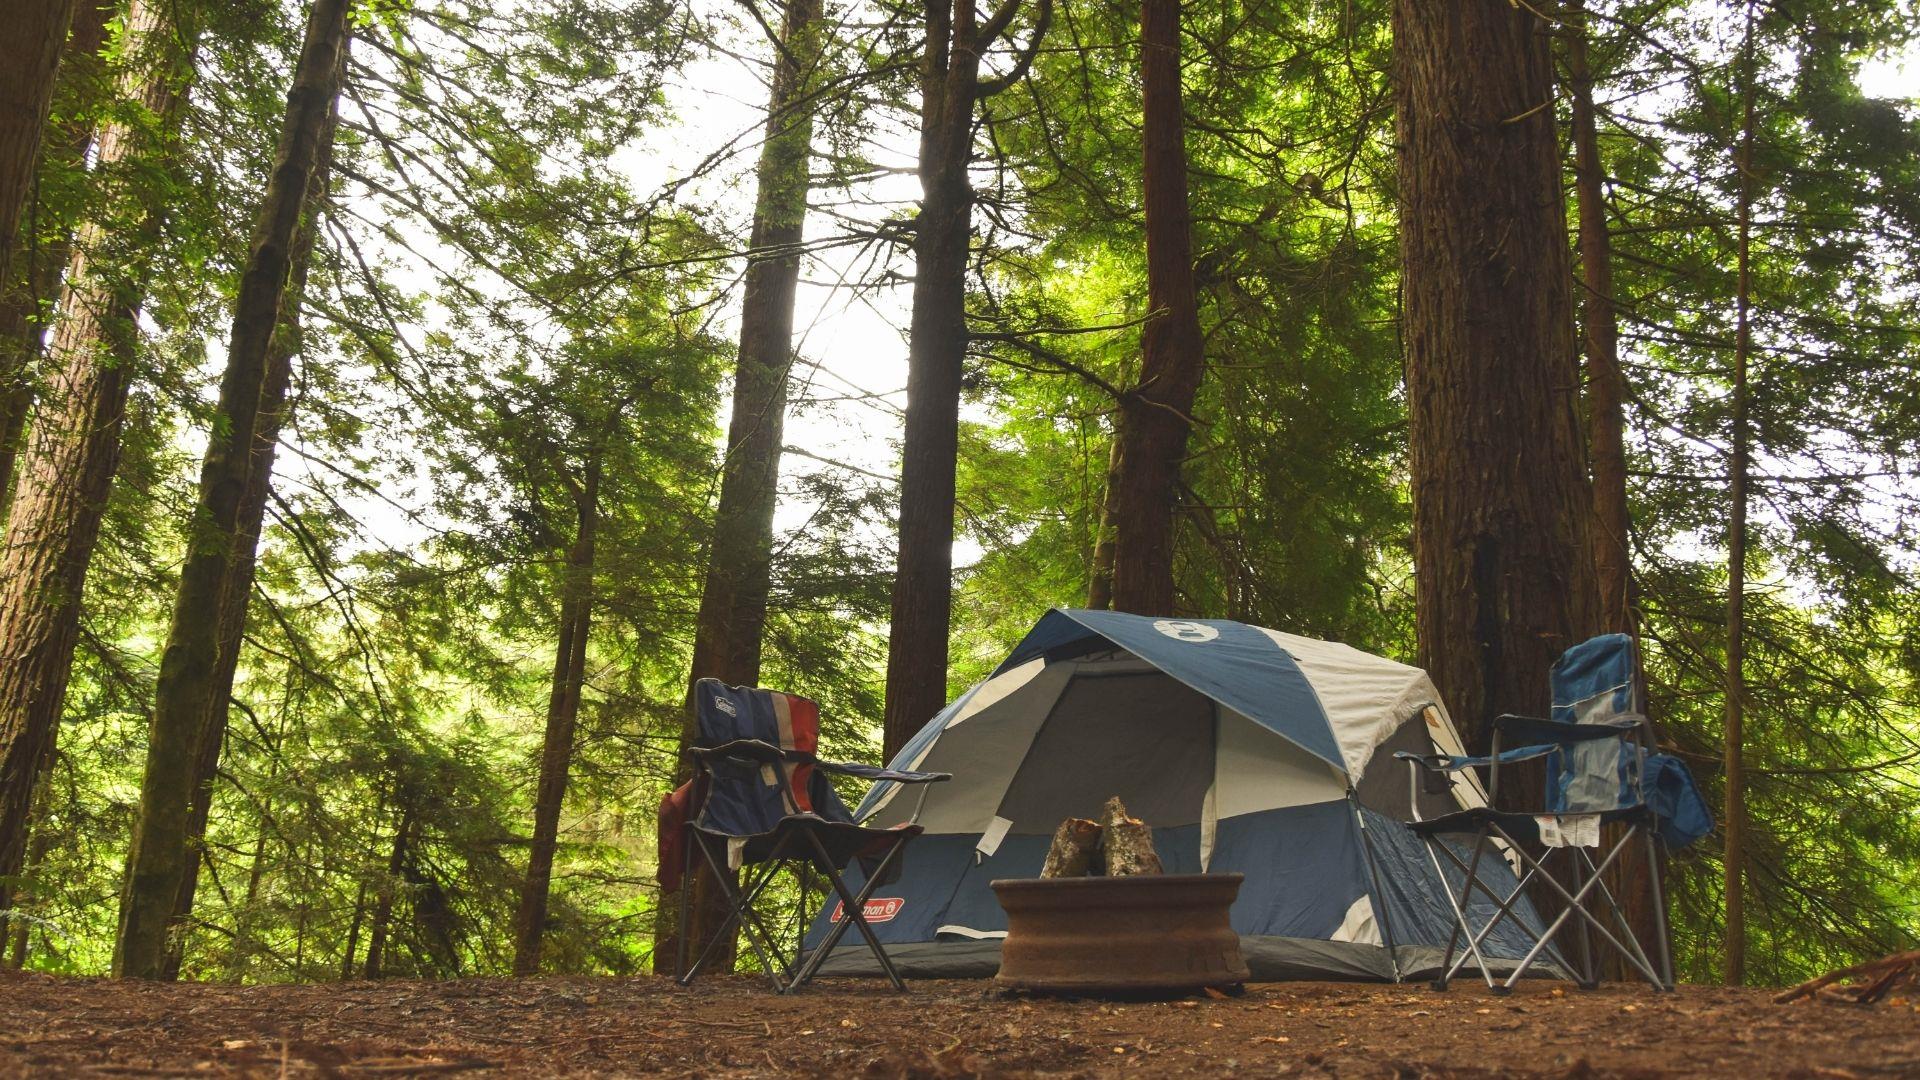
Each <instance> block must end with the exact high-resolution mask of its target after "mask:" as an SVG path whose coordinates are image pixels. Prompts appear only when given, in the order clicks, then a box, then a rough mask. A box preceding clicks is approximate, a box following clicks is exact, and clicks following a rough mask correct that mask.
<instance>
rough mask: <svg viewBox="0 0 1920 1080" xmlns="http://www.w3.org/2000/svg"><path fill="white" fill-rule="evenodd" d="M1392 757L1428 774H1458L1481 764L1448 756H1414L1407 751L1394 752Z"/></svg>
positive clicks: (1471, 759)
mask: <svg viewBox="0 0 1920 1080" xmlns="http://www.w3.org/2000/svg"><path fill="white" fill-rule="evenodd" d="M1393 756H1394V759H1395V760H1396V761H1411V762H1413V763H1414V764H1415V765H1417V766H1419V767H1420V768H1423V769H1425V770H1427V771H1428V772H1437V773H1448V772H1459V771H1460V770H1461V769H1465V768H1468V767H1470V766H1472V765H1475V764H1481V762H1477V761H1476V760H1475V759H1473V758H1457V757H1453V756H1451V755H1448V754H1416V753H1413V752H1412V751H1409V750H1396V751H1394V753H1393Z"/></svg>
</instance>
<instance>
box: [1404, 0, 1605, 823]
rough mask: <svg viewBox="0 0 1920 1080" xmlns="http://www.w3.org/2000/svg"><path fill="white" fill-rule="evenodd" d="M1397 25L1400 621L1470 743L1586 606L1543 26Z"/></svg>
mask: <svg viewBox="0 0 1920 1080" xmlns="http://www.w3.org/2000/svg"><path fill="white" fill-rule="evenodd" d="M1393 31H1394V57H1395V64H1396V75H1397V80H1396V81H1397V84H1398V101H1397V107H1398V128H1399V143H1400V170H1399V172H1400V198H1401V204H1402V205H1401V229H1400V252H1401V268H1402V275H1403V284H1402V288H1403V292H1404V311H1403V314H1402V320H1403V324H1404V327H1405V331H1404V333H1405V341H1406V366H1407V402H1408V410H1409V428H1410V436H1411V440H1410V441H1411V457H1412V479H1413V502H1414V552H1415V560H1416V562H1415V566H1416V570H1415V583H1416V589H1415V596H1416V618H1415V624H1416V629H1417V632H1418V636H1419V650H1420V659H1421V663H1422V664H1423V665H1424V666H1425V667H1426V668H1427V670H1428V671H1429V672H1431V673H1432V675H1433V678H1434V682H1435V683H1436V684H1437V685H1438V688H1439V690H1440V693H1441V696H1442V698H1443V699H1444V700H1445V701H1446V702H1447V704H1448V705H1449V707H1450V708H1451V709H1452V710H1453V715H1454V716H1455V718H1456V719H1458V720H1460V721H1461V722H1462V723H1464V724H1465V725H1466V726H1467V730H1468V734H1469V738H1470V739H1471V740H1473V741H1475V742H1476V743H1483V742H1484V733H1485V731H1486V725H1487V722H1488V721H1489V719H1490V718H1491V717H1492V716H1494V715H1495V714H1498V713H1501V712H1518V713H1530V714H1532V715H1536V716H1539V715H1545V710H1546V708H1547V706H1548V705H1549V704H1550V700H1551V699H1550V695H1549V692H1548V686H1547V672H1548V669H1549V668H1550V667H1551V666H1552V664H1553V661H1554V660H1555V659H1556V658H1557V657H1558V656H1559V655H1560V653H1561V652H1562V651H1563V650H1565V649H1566V648H1567V647H1568V646H1569V645H1571V644H1573V643H1574V642H1576V641H1579V640H1580V639H1581V638H1582V637H1584V636H1585V635H1586V634H1587V633H1589V632H1590V631H1591V630H1592V628H1593V626H1594V625H1595V623H1596V621H1597V620H1596V614H1595V607H1596V597H1595V594H1594V590H1593V576H1592V573H1591V571H1590V569H1589V568H1590V567H1591V565H1592V563H1591V559H1592V547H1591V541H1590V539H1589V533H1590V522H1591V519H1592V506H1591V499H1592V496H1591V494H1590V493H1589V490H1588V487H1587V481H1586V476H1585V471H1584V463H1583V462H1582V460H1581V452H1580V441H1581V440H1580V431H1579V424H1578V421H1577V418H1576V417H1577V409H1576V398H1577V396H1578V378H1577V374H1578V368H1577V359H1576V351H1575V348H1574V341H1573V298H1572V282H1573V273H1572V267H1571V266H1570V264H1569V259H1568V252H1567V243H1566V231H1565V230H1566V217H1565V212H1564V209H1563V205H1562V202H1561V198H1560V154H1559V151H1558V149H1557V141H1556V138H1555V132H1554V115H1553V108H1552V97H1551V95H1552V92H1553V65H1552V57H1551V53H1550V49H1549V43H1548V39H1547V31H1548V24H1547V23H1546V21H1545V20H1543V19H1542V18H1541V17H1540V16H1539V15H1537V14H1535V12H1534V10H1533V9H1532V8H1531V7H1527V6H1525V5H1521V6H1514V5H1512V4H1509V3H1507V2H1506V0H1396V2H1395V5H1394V17H1393ZM1516 794H1525V793H1520V792H1516Z"/></svg>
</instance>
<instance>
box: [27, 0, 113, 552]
mask: <svg viewBox="0 0 1920 1080" xmlns="http://www.w3.org/2000/svg"><path fill="white" fill-rule="evenodd" d="M113 14H114V12H113V5H112V4H110V3H98V2H96V0H81V2H80V3H79V4H78V5H77V6H76V7H75V8H74V13H73V27H72V29H71V30H70V31H69V32H68V34H67V45H66V51H65V52H64V53H62V54H61V58H60V80H59V81H60V85H61V86H63V87H69V88H74V89H73V90H72V91H67V90H63V91H62V93H63V94H66V93H73V94H74V96H78V94H79V93H82V92H84V91H83V90H81V89H80V88H83V87H85V86H86V85H87V84H88V83H89V81H90V80H91V78H92V77H93V76H94V75H95V74H96V72H97V69H98V66H99V62H100V49H101V47H102V46H103V45H105V44H106V39H107V22H108V20H109V19H111V18H112V17H113ZM52 139H53V141H52V143H51V144H48V143H46V142H45V140H44V139H43V141H42V146H41V152H40V169H41V173H42V174H43V175H44V174H46V173H48V172H52V171H55V170H59V171H78V170H79V169H81V168H83V167H84V166H85V162H86V158H87V148H88V147H90V146H92V145H93V127H92V126H91V125H90V124H88V123H86V122H85V120H84V119H81V118H73V117H69V118H68V119H66V120H64V121H63V122H62V123H61V124H60V126H59V127H58V129H56V130H55V131H54V132H53V133H52ZM29 205H33V203H32V199H31V198H30V199H29ZM34 216H35V215H32V214H29V215H28V216H27V218H26V221H25V223H24V227H23V228H22V229H21V231H20V233H19V238H18V240H17V241H16V242H15V247H16V248H17V249H18V250H17V251H16V252H15V255H14V260H13V267H12V270H11V272H10V273H8V274H7V276H5V277H0V283H4V284H5V288H4V289H3V290H0V522H5V520H6V514H7V508H8V507H9V506H11V505H12V502H13V482H14V464H15V462H16V461H17V460H18V458H19V454H20V436H21V435H22V434H24V433H25V431H26V424H27V411H28V409H29V408H30V407H31V406H32V404H33V380H32V379H31V377H30V376H29V372H30V371H31V368H32V364H33V360H34V358H35V357H37V356H39V355H40V342H41V338H42V337H43V336H44V335H45V333H46V329H47V325H48V322H49V318H48V316H50V315H51V314H52V309H53V302H54V300H55V299H57V296H58V291H59V288H60V274H61V271H63V270H65V269H66V268H67V260H68V259H70V258H71V257H72V255H73V234H72V230H71V228H70V227H66V226H65V225H63V226H62V227H61V228H60V229H58V230H57V231H51V233H52V235H51V236H50V237H49V235H48V233H49V231H42V230H37V229H36V228H35V225H34V222H33V218H34ZM36 231H38V232H39V233H40V234H39V235H34V232H36ZM42 239H47V241H48V242H47V243H46V245H45V246H44V247H42V246H40V242H41V240H42Z"/></svg>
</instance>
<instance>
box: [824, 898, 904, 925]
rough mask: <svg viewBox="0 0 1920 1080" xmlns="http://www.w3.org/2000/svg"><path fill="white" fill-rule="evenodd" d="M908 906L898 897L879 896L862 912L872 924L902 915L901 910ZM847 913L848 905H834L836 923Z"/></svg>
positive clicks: (862, 909)
mask: <svg viewBox="0 0 1920 1080" xmlns="http://www.w3.org/2000/svg"><path fill="white" fill-rule="evenodd" d="M906 906H907V902H906V900H904V899H902V898H900V897H898V896H879V897H875V898H874V899H872V900H869V901H867V902H866V904H864V905H863V906H862V907H861V908H860V911H861V913H862V914H864V915H865V916H866V917H867V921H868V922H870V923H877V922H887V921H888V920H890V919H892V918H893V917H894V916H895V915H898V914H900V909H901V908H903V907H906ZM846 913H847V905H846V904H844V903H841V904H835V905H833V921H834V922H839V921H840V917H841V916H843V915H845V914H846Z"/></svg>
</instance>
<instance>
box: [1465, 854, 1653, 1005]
mask: <svg viewBox="0 0 1920 1080" xmlns="http://www.w3.org/2000/svg"><path fill="white" fill-rule="evenodd" d="M1493 830H1494V831H1495V832H1496V833H1498V834H1499V835H1500V837H1501V839H1503V840H1506V841H1507V843H1509V844H1512V843H1513V838H1512V837H1510V836H1508V835H1507V834H1506V832H1505V831H1504V830H1502V829H1500V827H1499V826H1497V825H1495V826H1493ZM1625 847H1626V845H1625V843H1624V842H1623V843H1619V844H1615V845H1614V846H1613V850H1611V851H1609V852H1608V853H1607V857H1606V858H1604V859H1602V860H1601V861H1600V865H1599V866H1597V867H1595V868H1594V875H1593V877H1592V878H1590V879H1588V881H1587V883H1586V884H1585V885H1583V886H1581V887H1580V889H1579V891H1577V892H1572V893H1570V892H1568V891H1567V890H1566V887H1565V886H1563V885H1561V884H1560V882H1559V881H1557V880H1556V879H1555V878H1554V877H1553V875H1551V874H1548V873H1544V872H1543V873H1542V874H1541V875H1540V880H1541V881H1542V882H1544V883H1545V884H1546V886H1547V888H1549V889H1551V890H1552V891H1553V892H1554V893H1556V894H1558V895H1559V897H1560V899H1561V901H1562V902H1564V903H1565V904H1566V907H1565V908H1564V909H1563V910H1562V911H1561V912H1560V914H1559V915H1558V916H1557V917H1555V918H1554V920H1553V922H1552V923H1551V924H1549V925H1548V926H1547V929H1546V932H1545V933H1543V934H1541V935H1540V939H1539V940H1538V941H1536V942H1535V943H1534V946H1533V948H1531V949H1529V950H1527V955H1526V956H1524V957H1522V958H1521V960H1520V964H1519V966H1518V967H1516V968H1514V971H1513V974H1512V975H1511V976H1510V977H1509V978H1508V979H1507V982H1506V985H1507V987H1508V988H1509V989H1511V988H1512V987H1513V986H1514V985H1515V984H1516V983H1518V982H1519V981H1520V978H1521V976H1523V975H1525V974H1526V972H1527V969H1528V968H1530V967H1532V966H1533V962H1534V960H1536V959H1538V957H1539V955H1540V953H1541V952H1542V951H1544V950H1545V949H1546V947H1547V943H1548V942H1549V941H1551V940H1552V939H1553V936H1554V935H1555V934H1558V933H1559V932H1560V930H1561V928H1562V927H1564V926H1565V925H1566V924H1567V922H1568V920H1570V919H1572V918H1573V917H1574V916H1575V915H1579V916H1580V918H1581V919H1583V920H1584V921H1585V925H1588V926H1590V927H1592V928H1593V930H1594V931H1595V932H1597V933H1598V934H1599V935H1600V936H1601V937H1603V938H1605V939H1606V941H1607V943H1608V944H1609V945H1612V946H1613V947H1614V948H1616V949H1618V950H1620V955H1621V956H1624V957H1626V958H1627V960H1628V962H1629V963H1632V964H1633V965H1634V966H1635V967H1636V968H1638V969H1639V970H1640V973H1641V974H1643V975H1645V976H1647V978H1648V980H1649V981H1651V982H1653V983H1656V984H1658V983H1659V981H1660V980H1659V977H1658V976H1656V975H1654V974H1653V972H1652V971H1650V970H1649V969H1647V968H1646V967H1644V966H1643V965H1641V963H1640V959H1639V957H1637V956H1635V955H1634V952H1633V950H1630V949H1628V948H1627V947H1626V946H1625V945H1624V944H1622V943H1621V942H1620V939H1618V938H1616V937H1614V936H1613V933H1612V931H1609V930H1608V929H1607V928H1606V927H1605V926H1604V925H1602V924H1601V922H1600V920H1599V919H1597V918H1595V917H1594V915H1593V913H1592V912H1590V911H1588V910H1587V909H1586V907H1585V905H1584V901H1585V900H1586V897H1587V894H1588V893H1590V892H1591V891H1592V890H1593V887H1594V885H1595V884H1596V883H1597V882H1598V881H1599V880H1600V875H1602V874H1604V873H1606V870H1607V867H1609V866H1612V865H1613V861H1614V860H1615V859H1617V858H1619V857H1620V853H1621V852H1622V851H1623V850H1625ZM1515 850H1516V851H1518V852H1519V855H1520V858H1521V859H1522V860H1524V861H1525V862H1526V863H1527V864H1528V865H1530V866H1534V867H1539V866H1540V862H1539V860H1536V859H1534V858H1533V857H1532V856H1531V855H1528V854H1527V852H1526V849H1525V848H1522V847H1519V846H1518V845H1515Z"/></svg>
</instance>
